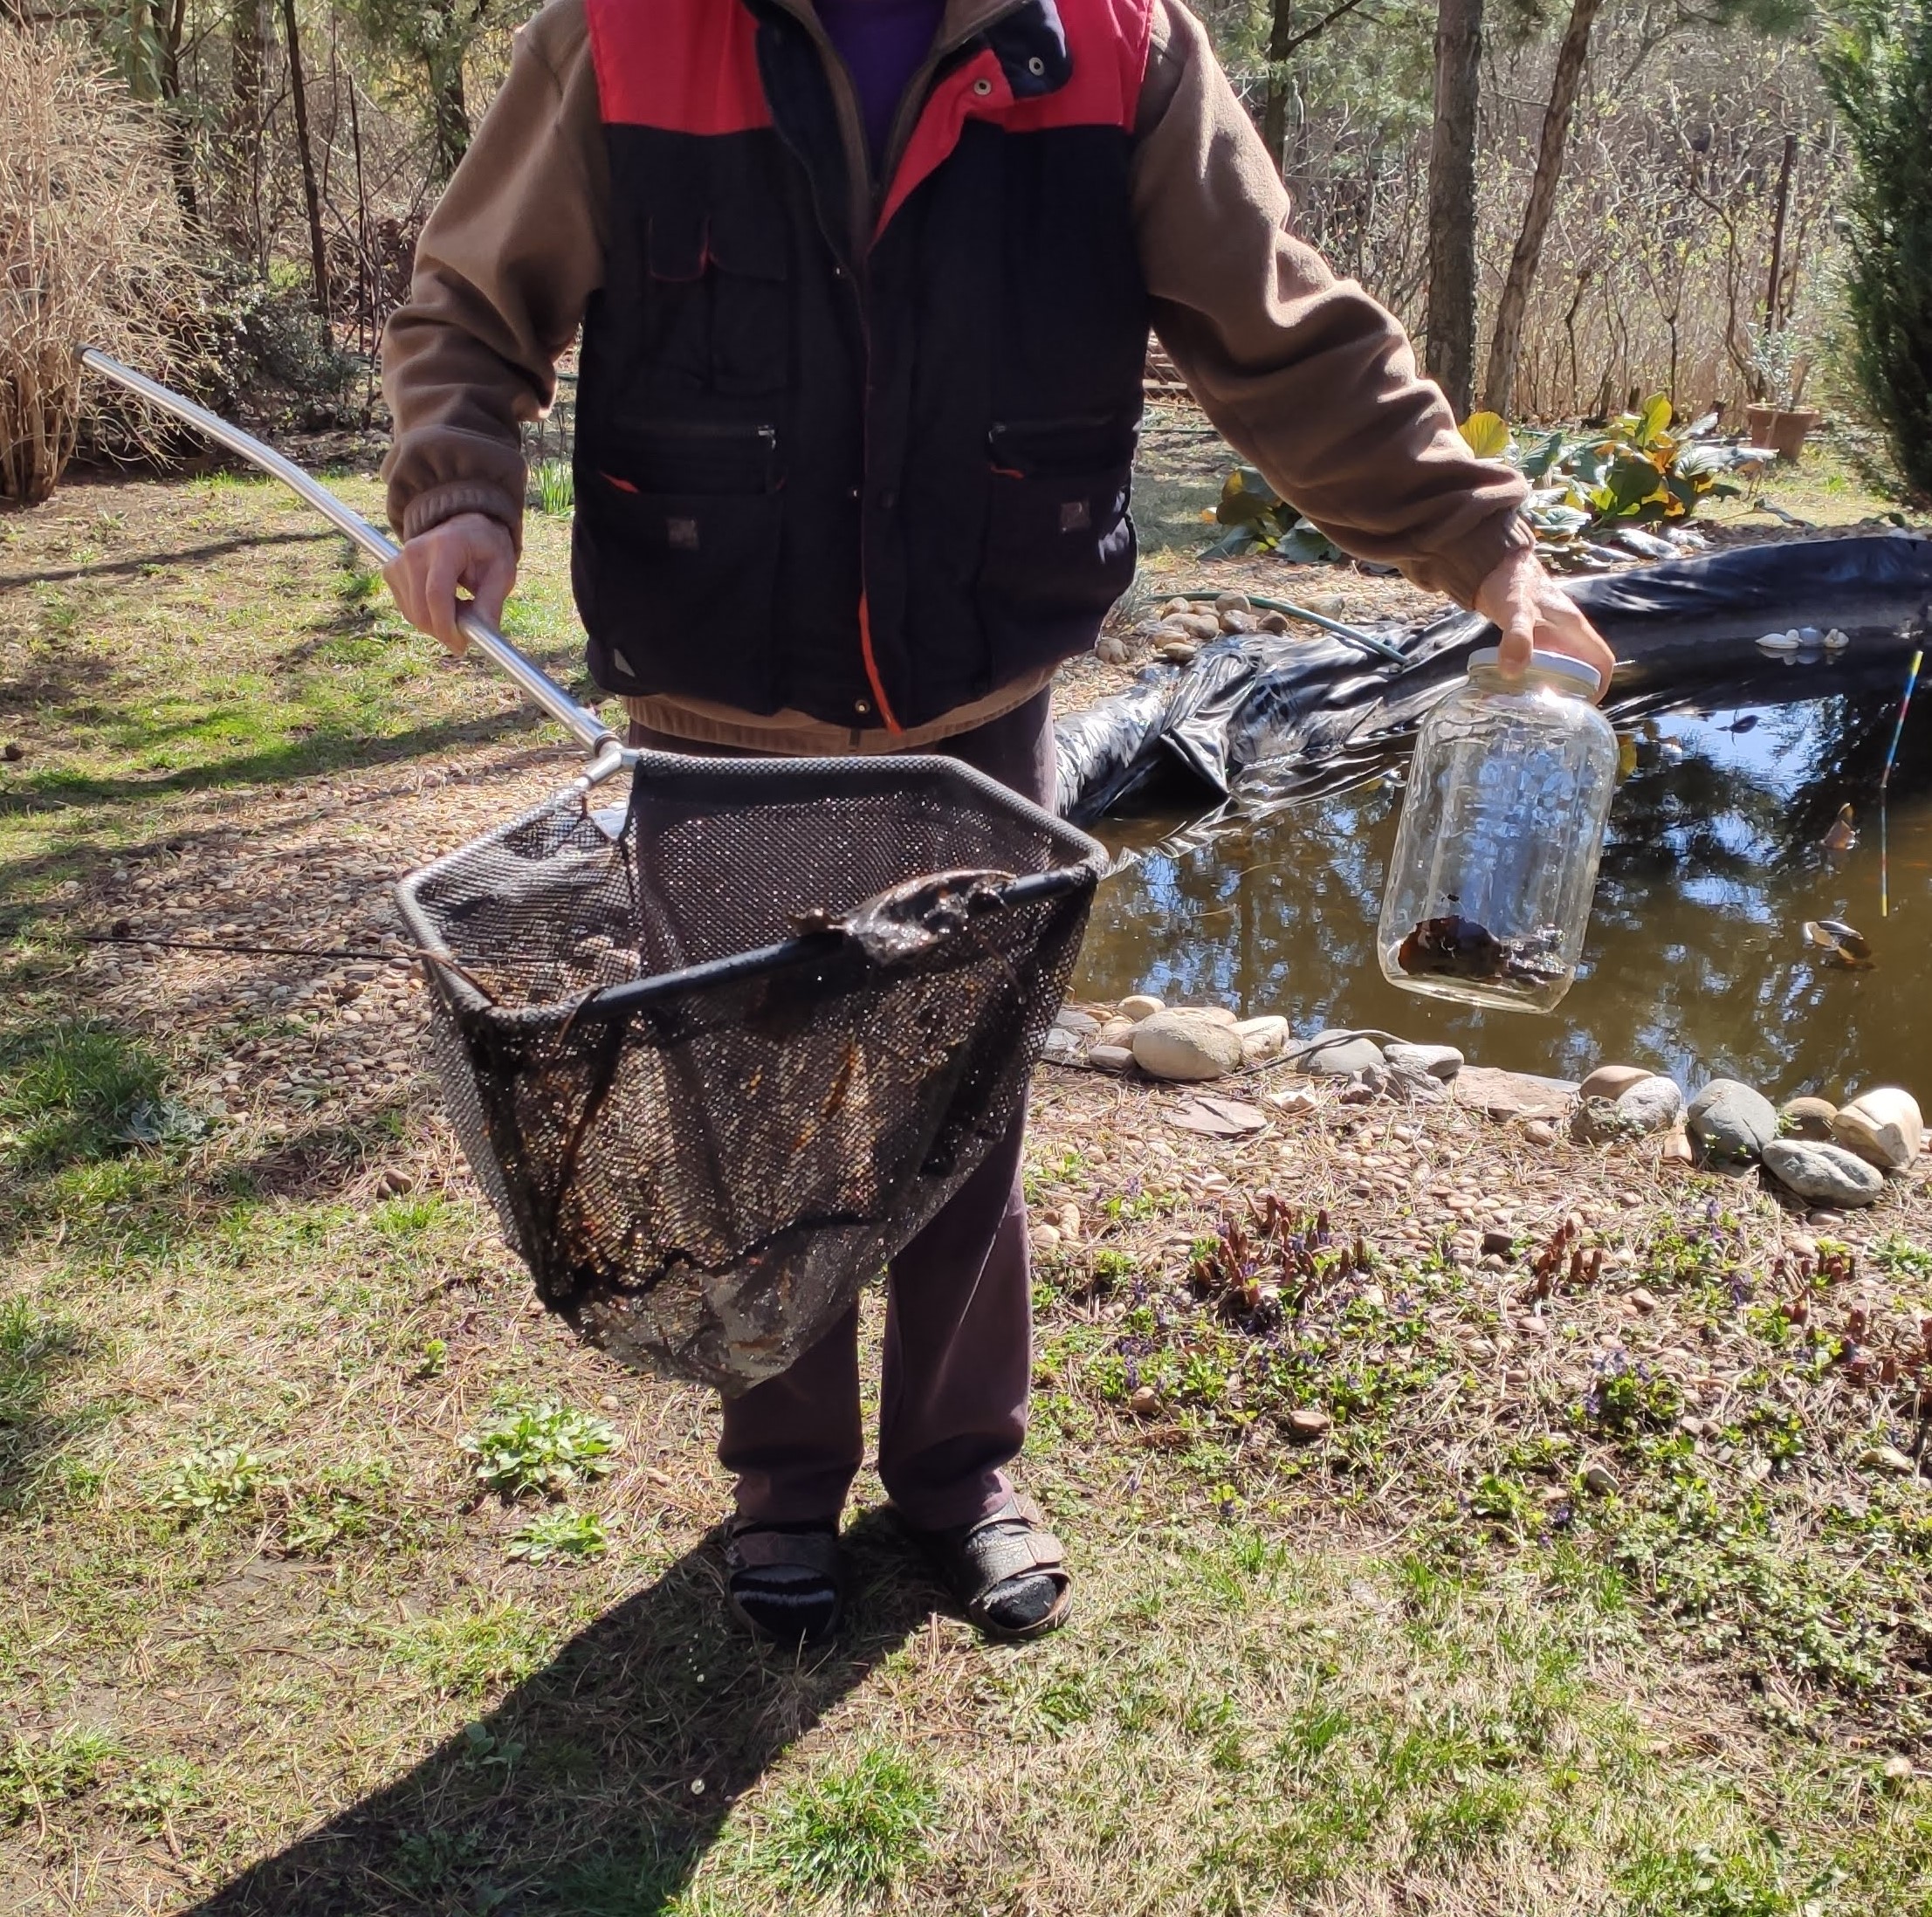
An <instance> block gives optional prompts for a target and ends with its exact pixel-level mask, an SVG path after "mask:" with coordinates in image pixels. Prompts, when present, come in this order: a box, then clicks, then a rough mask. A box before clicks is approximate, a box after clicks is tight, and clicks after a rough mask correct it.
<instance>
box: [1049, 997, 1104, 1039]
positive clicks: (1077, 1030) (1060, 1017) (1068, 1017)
mask: <svg viewBox="0 0 1932 1917" xmlns="http://www.w3.org/2000/svg"><path fill="white" fill-rule="evenodd" d="M1053 1022H1054V1023H1055V1025H1056V1026H1058V1027H1060V1029H1061V1030H1062V1032H1072V1033H1074V1034H1076V1035H1077V1036H1079V1037H1081V1038H1090V1037H1092V1036H1093V1034H1095V1033H1096V1032H1097V1031H1098V1030H1099V1029H1100V1020H1098V1019H1097V1018H1096V1017H1095V1016H1094V1015H1093V1013H1091V1012H1081V1011H1076V1009H1075V1008H1074V1007H1072V1006H1070V1005H1069V1006H1062V1007H1061V1009H1060V1011H1059V1013H1057V1015H1056V1016H1055V1019H1054V1021H1053Z"/></svg>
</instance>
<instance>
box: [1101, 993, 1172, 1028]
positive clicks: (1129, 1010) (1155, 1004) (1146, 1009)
mask: <svg viewBox="0 0 1932 1917" xmlns="http://www.w3.org/2000/svg"><path fill="white" fill-rule="evenodd" d="M1166 1009H1167V1007H1165V1005H1163V1004H1162V1003H1161V1002H1160V1000H1159V999H1157V998H1156V997H1155V996H1154V995H1153V993H1151V992H1136V993H1133V994H1132V995H1131V997H1128V998H1124V999H1123V1000H1121V1001H1120V1003H1119V1004H1118V1005H1117V1006H1116V1007H1114V1015H1115V1017H1116V1018H1122V1019H1131V1020H1132V1021H1133V1022H1134V1023H1135V1024H1136V1025H1138V1024H1139V1023H1140V1021H1141V1020H1143V1019H1151V1018H1152V1017H1153V1015H1154V1013H1157V1012H1165V1010H1166Z"/></svg>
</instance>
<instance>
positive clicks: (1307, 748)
mask: <svg viewBox="0 0 1932 1917" xmlns="http://www.w3.org/2000/svg"><path fill="white" fill-rule="evenodd" d="M1565 585H1566V588H1567V590H1568V591H1569V592H1570V594H1571V596H1572V597H1573V598H1574V599H1575V600H1576V601H1577V602H1578V604H1579V605H1580V606H1582V607H1583V608H1584V610H1585V612H1586V613H1587V614H1588V615H1589V616H1590V618H1591V619H1592V621H1593V622H1595V624H1596V626H1597V628H1598V629H1599V631H1600V632H1601V633H1602V634H1603V636H1604V637H1605V639H1607V640H1608V641H1609V642H1610V644H1611V646H1612V649H1614V651H1615V652H1616V655H1617V661H1618V666H1617V674H1616V677H1615V678H1614V679H1613V680H1612V684H1611V689H1610V696H1609V697H1608V698H1606V699H1605V702H1604V710H1605V712H1606V713H1607V714H1608V715H1609V717H1610V718H1611V719H1612V721H1613V722H1616V723H1619V724H1623V723H1627V722H1629V721H1631V720H1633V719H1636V718H1642V717H1643V716H1644V715H1645V714H1647V713H1651V712H1660V711H1668V710H1670V709H1672V708H1674V707H1680V706H1684V705H1688V704H1701V705H1754V706H1770V705H1785V704H1795V703H1798V702H1800V701H1803V700H1808V699H1815V698H1819V697H1823V696H1825V695H1826V694H1829V693H1839V694H1846V693H1848V694H1853V695H1854V696H1855V695H1860V694H1866V693H1869V695H1870V696H1871V697H1874V698H1882V697H1886V696H1887V695H1888V696H1890V697H1893V698H1896V697H1897V696H1898V693H1899V691H1900V690H1901V688H1902V686H1903V684H1904V680H1905V668H1906V663H1907V661H1908V659H1909V658H1910V656H1911V654H1912V651H1913V649H1914V648H1915V646H1917V645H1919V644H1921V643H1922V642H1923V636H1924V632H1925V629H1926V626H1927V622H1928V620H1929V617H1932V539H1922V538H1920V537H1917V536H1915V535H1913V534H1909V533H1902V532H1901V533H1880V534H1867V535H1865V536H1862V537H1855V538H1846V539H1801V540H1799V539H1794V540H1783V541H1779V542H1777V544H1773V545H1764V546H1740V547H1737V548H1735V549H1733V550H1732V551H1729V552H1726V553H1713V554H1711V555H1710V556H1709V557H1707V558H1703V559H1690V560H1669V561H1667V562H1665V563H1664V564H1662V565H1659V566H1650V567H1641V568H1638V569H1633V570H1632V571H1630V572H1627V573H1614V574H1606V575H1605V576H1602V577H1599V578H1593V579H1585V580H1581V581H1566V582H1565ZM1806 626H1812V627H1816V628H1818V629H1819V630H1820V631H1829V630H1831V629H1833V628H1834V627H1835V628H1836V629H1839V631H1841V632H1843V633H1845V634H1846V636H1847V637H1848V638H1849V639H1850V641H1851V643H1850V645H1849V646H1847V647H1846V649H1845V650H1843V651H1842V652H1839V653H1836V654H1832V653H1823V652H1807V653H1805V654H1800V655H1798V656H1792V655H1784V656H1773V655H1770V654H1767V653H1765V652H1764V651H1762V650H1761V649H1759V647H1758V644H1757V642H1758V640H1759V639H1760V638H1762V637H1764V636H1765V635H1766V634H1767V633H1772V632H1784V631H1788V630H1789V629H1791V628H1792V627H1799V628H1802V627H1806ZM1374 630H1375V631H1376V634H1377V636H1379V637H1381V638H1385V639H1390V640H1392V641H1393V642H1395V643H1396V644H1397V645H1399V647H1400V648H1401V649H1402V652H1403V654H1404V656H1405V663H1402V664H1400V665H1397V664H1395V663H1392V662H1385V661H1382V660H1379V659H1372V658H1369V657H1367V656H1365V655H1364V654H1363V652H1362V651H1361V650H1360V649H1358V647H1355V646H1352V645H1351V644H1350V643H1349V642H1347V641H1345V640H1341V639H1334V638H1330V637H1328V636H1323V635H1317V636H1307V637H1303V636H1299V635H1293V634H1291V635H1281V634H1275V633H1246V634H1239V635H1233V636H1229V637H1227V638H1226V639H1221V640H1217V641H1215V642H1213V643H1211V644H1209V645H1207V646H1204V647H1203V648H1202V649H1201V650H1200V653H1199V654H1198V655H1197V656H1195V658H1194V659H1193V662H1192V663H1190V664H1188V665H1186V666H1185V667H1172V666H1157V667H1151V668H1150V669H1149V670H1147V671H1146V672H1145V673H1143V674H1142V676H1141V677H1140V679H1139V680H1138V682H1137V683H1136V684H1133V685H1132V686H1131V687H1129V688H1128V690H1127V691H1125V692H1124V693H1121V694H1119V695H1118V696H1117V697H1113V698H1110V699H1104V700H1102V701H1101V702H1100V703H1099V704H1097V705H1095V706H1093V707H1091V708H1090V709H1089V710H1088V711H1084V712H1080V713H1076V714H1075V715H1074V716H1073V717H1071V718H1065V719H1062V720H1061V721H1060V723H1059V725H1058V727H1057V728H1056V745H1057V749H1058V753H1059V810H1060V812H1061V814H1062V816H1063V817H1065V818H1067V819H1069V820H1072V821H1076V823H1085V822H1089V821H1092V820H1095V819H1098V818H1101V817H1103V816H1104V815H1105V814H1107V813H1108V812H1110V811H1112V810H1115V809H1117V808H1119V807H1125V806H1127V805H1128V804H1129V803H1130V802H1131V803H1132V804H1133V805H1134V806H1135V807H1142V808H1151V807H1153V806H1156V805H1159V806H1163V807H1176V808H1179V807H1181V806H1183V805H1189V804H1192V805H1198V806H1200V807H1209V806H1213V805H1214V804H1215V803H1216V802H1217V801H1225V800H1230V799H1232V800H1234V801H1235V802H1236V803H1237V804H1239V805H1241V806H1243V807H1247V806H1262V805H1268V804H1272V803H1275V802H1278V801H1281V800H1290V799H1301V798H1313V797H1317V796H1319V795H1320V794H1324V793H1333V792H1341V791H1345V790H1347V789H1348V788H1349V787H1351V786H1355V785H1358V784H1360V783H1361V782H1362V781H1363V780H1365V779H1367V778H1369V777H1372V776H1373V775H1374V774H1375V773H1378V772H1379V771H1381V770H1382V769H1383V768H1384V767H1385V766H1388V765H1389V764H1390V763H1391V761H1392V760H1394V759H1399V758H1400V757H1402V756H1403V755H1404V754H1405V753H1406V752H1407V750H1408V748H1409V747H1410V745H1412V744H1413V740H1414V737H1415V732H1416V729H1417V728H1418V726H1420V724H1421V722H1422V719H1423V718H1424V716H1425V715H1426V714H1427V712H1428V711H1429V710H1430V709H1431V707H1433V706H1434V704H1436V703H1437V702H1438V701H1439V700H1440V699H1441V698H1443V697H1446V696H1447V694H1448V693H1449V692H1450V691H1452V690H1453V689H1454V687H1455V686H1456V685H1457V684H1460V683H1461V679H1462V677H1463V672H1464V669H1465V667H1466V666H1467V664H1468V657H1469V655H1470V654H1471V653H1472V652H1474V651H1475V649H1477V648H1478V647H1479V646H1485V645H1494V644H1495V637H1496V633H1495V627H1494V626H1492V625H1491V624H1490V623H1489V621H1487V620H1486V619H1483V618H1482V617H1481V616H1480V615H1477V614H1475V613H1466V612H1454V613H1451V614H1449V615H1447V616H1445V617H1442V618H1439V619H1435V620H1433V621H1430V622H1426V623H1423V624H1420V625H1417V626H1410V627H1406V628H1405V627H1402V626H1399V625H1385V626H1380V627H1377V628H1375V629H1374Z"/></svg>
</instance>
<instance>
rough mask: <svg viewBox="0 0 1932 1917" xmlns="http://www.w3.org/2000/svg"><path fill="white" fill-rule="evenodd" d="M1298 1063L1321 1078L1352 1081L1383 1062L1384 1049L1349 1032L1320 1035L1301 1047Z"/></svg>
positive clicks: (1319, 1033)
mask: <svg viewBox="0 0 1932 1917" xmlns="http://www.w3.org/2000/svg"><path fill="white" fill-rule="evenodd" d="M1295 1050H1296V1052H1297V1053H1298V1054H1299V1056H1298V1057H1297V1058H1296V1064H1297V1065H1298V1066H1299V1067H1300V1068H1301V1069H1302V1070H1303V1071H1304V1072H1307V1073H1309V1074H1310V1075H1312V1076H1314V1077H1317V1078H1352V1077H1354V1075H1356V1073H1358V1072H1363V1071H1366V1070H1367V1069H1368V1068H1369V1067H1370V1066H1372V1065H1379V1064H1380V1063H1381V1062H1382V1048H1381V1047H1380V1046H1379V1045H1378V1044H1377V1043H1376V1042H1375V1041H1374V1040H1373V1039H1372V1038H1351V1036H1350V1035H1349V1034H1347V1033H1345V1032H1337V1031H1332V1030H1330V1031H1324V1032H1317V1034H1315V1036H1314V1037H1313V1038H1312V1039H1310V1041H1308V1043H1307V1044H1306V1045H1298V1046H1296V1048H1295Z"/></svg>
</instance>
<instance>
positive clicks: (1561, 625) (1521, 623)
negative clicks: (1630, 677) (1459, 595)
mask: <svg viewBox="0 0 1932 1917" xmlns="http://www.w3.org/2000/svg"><path fill="white" fill-rule="evenodd" d="M1471 609H1472V610H1473V611H1475V612H1479V613H1481V614H1482V616H1483V617H1484V618H1485V619H1487V620H1489V622H1490V623H1491V624H1492V625H1494V626H1495V629H1496V630H1497V631H1498V632H1500V633H1501V634H1502V656H1501V658H1500V659H1499V661H1498V662H1497V663H1499V665H1500V666H1501V668H1502V676H1503V677H1504V678H1506V679H1515V678H1520V677H1522V676H1523V673H1525V672H1526V671H1528V670H1529V668H1530V652H1531V651H1532V650H1536V651H1539V652H1562V653H1567V654H1568V655H1569V656H1570V657H1571V658H1572V659H1581V660H1582V661H1583V662H1584V663H1585V665H1587V666H1591V667H1593V668H1594V669H1595V670H1596V674H1597V679H1598V685H1597V693H1596V697H1597V699H1598V701H1599V703H1600V702H1601V701H1602V698H1603V696H1604V694H1605V692H1607V691H1609V690H1610V675H1611V674H1612V672H1613V671H1614V670H1616V665H1617V656H1616V654H1615V653H1613V652H1612V651H1611V649H1610V648H1609V646H1608V645H1607V644H1606V643H1605V640H1604V636H1603V635H1602V634H1601V633H1600V632H1599V631H1598V630H1597V629H1596V628H1595V627H1594V626H1592V624H1591V623H1590V622H1589V621H1588V620H1587V619H1585V617H1584V615H1583V611H1582V608H1580V607H1579V606H1578V604H1577V602H1576V601H1575V600H1573V599H1572V598H1571V596H1570V594H1568V593H1566V592H1564V589H1563V587H1560V586H1559V585H1557V582H1556V581H1555V580H1553V579H1551V578H1550V575H1549V574H1548V573H1546V572H1544V569H1543V561H1542V560H1539V559H1538V558H1537V555H1536V554H1535V553H1533V552H1530V551H1527V550H1526V551H1523V552H1520V553H1510V554H1509V557H1508V558H1507V559H1505V560H1503V561H1502V563H1501V564H1500V565H1499V566H1498V567H1496V569H1495V571H1494V572H1493V573H1491V574H1489V578H1487V579H1486V580H1484V581H1483V582H1482V585H1481V586H1479V587H1477V588H1476V595H1475V606H1474V607H1473V608H1471Z"/></svg>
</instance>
